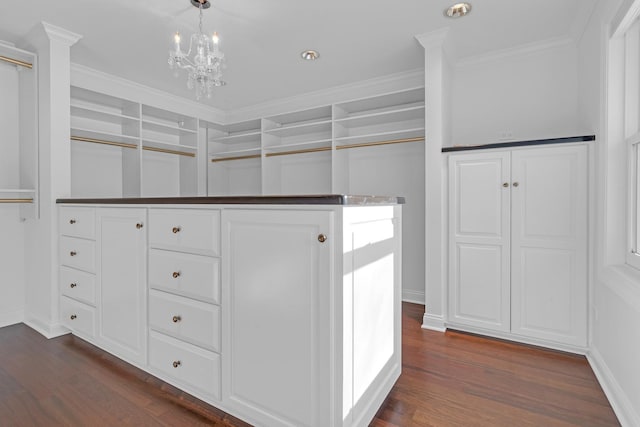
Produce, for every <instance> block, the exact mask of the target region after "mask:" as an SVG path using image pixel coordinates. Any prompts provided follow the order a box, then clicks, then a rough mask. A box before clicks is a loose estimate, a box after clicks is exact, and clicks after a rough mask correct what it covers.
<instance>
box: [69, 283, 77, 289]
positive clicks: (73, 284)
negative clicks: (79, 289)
mask: <svg viewBox="0 0 640 427" xmlns="http://www.w3.org/2000/svg"><path fill="white" fill-rule="evenodd" d="M76 286H78V284H77V283H71V284H70V285H69V287H70V288H71V289H73V288H75V287H76Z"/></svg>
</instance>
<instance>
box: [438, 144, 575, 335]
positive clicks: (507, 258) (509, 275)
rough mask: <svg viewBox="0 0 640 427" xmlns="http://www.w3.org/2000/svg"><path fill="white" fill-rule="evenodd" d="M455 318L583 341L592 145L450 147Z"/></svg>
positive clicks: (461, 323)
mask: <svg viewBox="0 0 640 427" xmlns="http://www.w3.org/2000/svg"><path fill="white" fill-rule="evenodd" d="M449 212H450V216H449V218H450V227H449V228H450V233H449V245H450V247H449V266H450V268H449V275H450V277H449V280H450V285H449V315H448V323H449V324H450V325H451V326H454V327H469V328H472V329H473V328H480V329H479V330H480V331H497V332H501V333H507V334H509V335H510V336H513V337H525V338H527V339H534V340H539V341H535V342H536V343H538V342H539V343H545V342H550V343H557V344H561V345H568V346H574V347H575V348H583V347H584V346H586V324H587V317H586V310H587V271H586V259H587V222H586V221H587V147H586V146H559V147H551V148H531V149H522V150H514V151H487V152H481V153H471V154H460V155H451V156H450V157H449Z"/></svg>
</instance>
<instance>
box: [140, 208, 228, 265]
mask: <svg viewBox="0 0 640 427" xmlns="http://www.w3.org/2000/svg"><path fill="white" fill-rule="evenodd" d="M149 246H151V247H154V248H165V249H173V250H178V251H184V252H195V253H202V254H206V255H220V211H218V210H203V209H202V210H200V209H151V210H150V211H149Z"/></svg>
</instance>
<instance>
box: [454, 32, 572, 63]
mask: <svg viewBox="0 0 640 427" xmlns="http://www.w3.org/2000/svg"><path fill="white" fill-rule="evenodd" d="M575 45H576V42H575V40H574V39H573V38H572V37H569V36H565V37H555V38H551V39H546V40H540V41H537V42H533V43H526V44H522V45H519V46H514V47H510V48H507V49H500V50H494V51H491V52H487V53H483V54H480V55H474V56H469V57H466V58H462V59H459V60H458V61H456V62H455V64H454V66H456V67H467V66H470V65H478V64H483V63H485V62H493V61H499V60H501V59H505V58H512V57H515V56H524V55H531V54H533V53H537V52H542V51H545V50H549V49H558V48H562V47H568V46H575Z"/></svg>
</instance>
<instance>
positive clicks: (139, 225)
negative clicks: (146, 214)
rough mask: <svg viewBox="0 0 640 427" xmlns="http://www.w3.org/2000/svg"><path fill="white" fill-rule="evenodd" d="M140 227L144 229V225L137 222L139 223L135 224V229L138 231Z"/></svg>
mask: <svg viewBox="0 0 640 427" xmlns="http://www.w3.org/2000/svg"><path fill="white" fill-rule="evenodd" d="M142 227H144V225H143V224H142V223H141V222H139V223H137V224H136V228H137V229H138V230H140V229H141V228H142Z"/></svg>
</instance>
